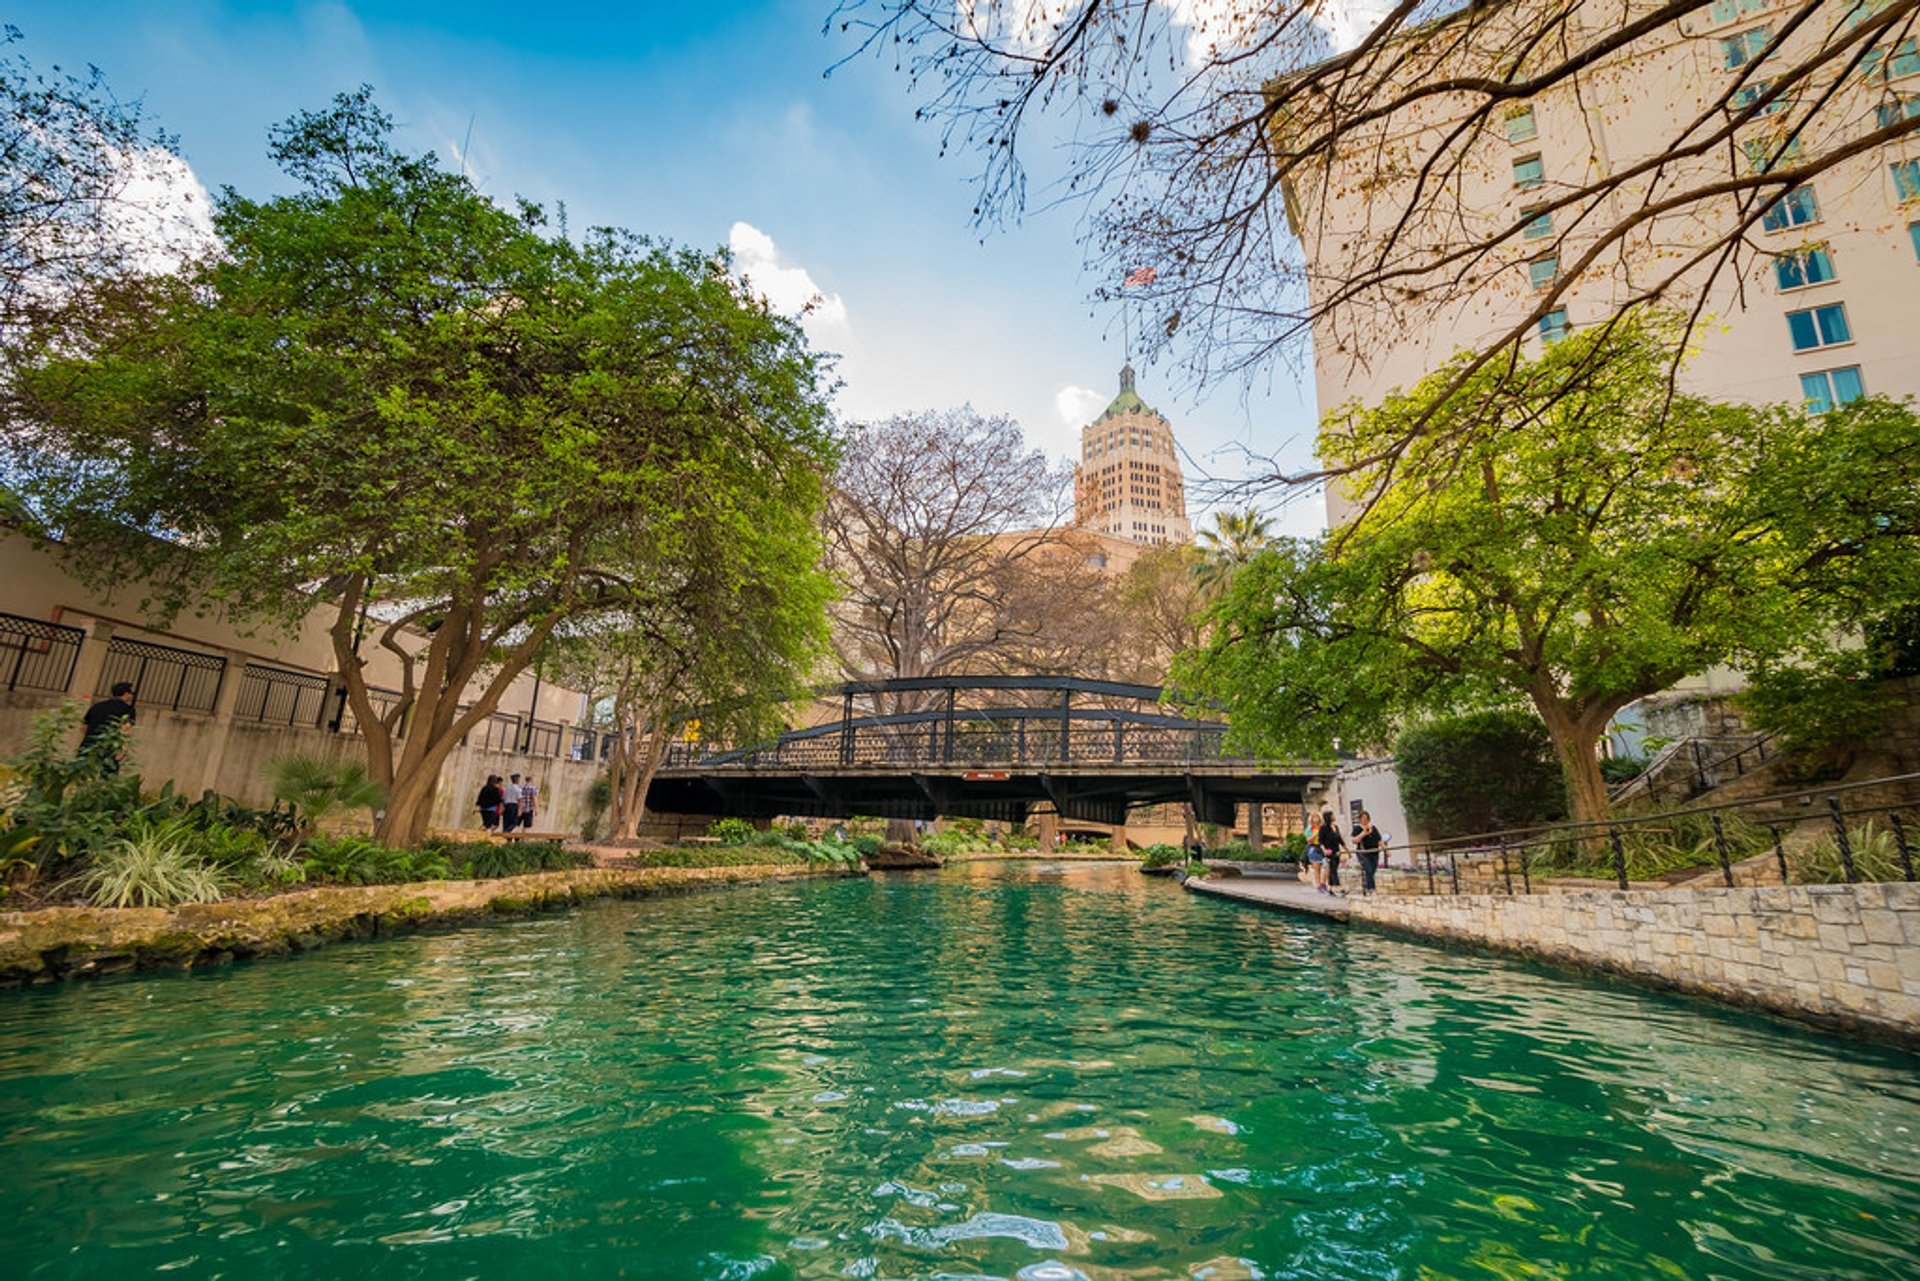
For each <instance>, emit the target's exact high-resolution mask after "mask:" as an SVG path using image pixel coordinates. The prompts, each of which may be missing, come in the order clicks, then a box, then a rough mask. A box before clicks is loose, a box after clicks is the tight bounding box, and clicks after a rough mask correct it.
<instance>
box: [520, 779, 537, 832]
mask: <svg viewBox="0 0 1920 1281" xmlns="http://www.w3.org/2000/svg"><path fill="white" fill-rule="evenodd" d="M539 799H540V789H539V788H538V787H536V786H535V785H534V782H533V775H531V774H529V775H527V781H526V782H524V783H522V784H520V827H521V829H522V830H524V831H529V832H530V831H532V830H533V810H534V803H535V802H536V801H538V800H539Z"/></svg>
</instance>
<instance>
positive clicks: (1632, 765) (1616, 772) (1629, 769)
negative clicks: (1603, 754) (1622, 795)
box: [1600, 756, 1647, 784]
mask: <svg viewBox="0 0 1920 1281" xmlns="http://www.w3.org/2000/svg"><path fill="white" fill-rule="evenodd" d="M1646 772H1647V758H1646V757H1644V756H1609V757H1607V758H1605V759H1604V760H1602V761H1601V762H1600V777H1601V778H1604V779H1606V780H1607V782H1609V783H1616V784H1617V783H1631V782H1632V781H1633V780H1634V779H1636V778H1639V777H1640V776H1641V775H1642V774H1644V773H1646Z"/></svg>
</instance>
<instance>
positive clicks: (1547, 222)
mask: <svg viewBox="0 0 1920 1281" xmlns="http://www.w3.org/2000/svg"><path fill="white" fill-rule="evenodd" d="M1521 216H1522V217H1523V218H1525V219H1526V220H1527V221H1526V225H1525V226H1523V227H1522V228H1521V229H1520V234H1521V235H1523V236H1525V237H1526V238H1527V239H1528V240H1541V239H1544V238H1545V237H1547V236H1551V235H1552V234H1553V213H1552V211H1551V210H1547V209H1541V210H1537V211H1534V212H1531V213H1524V214H1522V215H1521Z"/></svg>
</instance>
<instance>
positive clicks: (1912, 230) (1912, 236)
mask: <svg viewBox="0 0 1920 1281" xmlns="http://www.w3.org/2000/svg"><path fill="white" fill-rule="evenodd" d="M1907 238H1908V239H1909V240H1911V241H1913V256H1914V257H1915V258H1920V222H1910V223H1908V224H1907Z"/></svg>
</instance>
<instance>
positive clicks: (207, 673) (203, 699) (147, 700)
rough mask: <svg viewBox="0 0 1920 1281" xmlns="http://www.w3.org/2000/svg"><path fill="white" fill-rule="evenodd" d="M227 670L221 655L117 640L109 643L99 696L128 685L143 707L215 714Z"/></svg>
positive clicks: (150, 642) (125, 638)
mask: <svg viewBox="0 0 1920 1281" xmlns="http://www.w3.org/2000/svg"><path fill="white" fill-rule="evenodd" d="M226 670H227V660H226V659H224V658H222V657H221V656H220V655H218V654H205V653H201V652H200V651H198V650H191V649H176V648H175V647H174V646H172V645H156V644H154V643H153V642H152V641H142V640H132V639H130V638H128V637H125V636H115V637H114V638H112V639H111V640H110V641H108V642H107V661H106V665H105V666H104V667H103V668H102V670H101V672H100V691H99V692H100V693H102V694H105V693H106V692H107V691H108V690H110V689H112V688H113V687H114V686H115V685H117V684H119V683H120V682H121V681H128V682H130V683H131V684H132V685H133V689H134V696H135V697H136V698H137V699H138V700H139V702H140V704H141V706H143V707H165V708H169V709H171V710H173V711H176V712H211V711H212V710H213V709H214V707H215V705H216V704H218V703H219V701H220V681H221V678H222V676H223V674H224V673H225V672H226Z"/></svg>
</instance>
